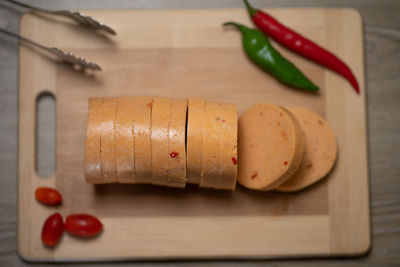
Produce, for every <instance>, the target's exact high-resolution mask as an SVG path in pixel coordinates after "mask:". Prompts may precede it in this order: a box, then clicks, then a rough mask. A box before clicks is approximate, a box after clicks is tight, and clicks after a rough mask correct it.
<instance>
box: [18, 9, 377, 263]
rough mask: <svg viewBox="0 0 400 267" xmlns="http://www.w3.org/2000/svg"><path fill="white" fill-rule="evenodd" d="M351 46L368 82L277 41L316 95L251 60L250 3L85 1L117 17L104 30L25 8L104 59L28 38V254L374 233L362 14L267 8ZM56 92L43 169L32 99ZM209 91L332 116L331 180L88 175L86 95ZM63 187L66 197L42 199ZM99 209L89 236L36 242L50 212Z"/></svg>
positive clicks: (63, 38) (22, 157) (265, 254)
mask: <svg viewBox="0 0 400 267" xmlns="http://www.w3.org/2000/svg"><path fill="white" fill-rule="evenodd" d="M267 11H268V12H270V13H271V14H272V15H274V16H276V17H277V18H278V19H280V20H282V21H284V22H285V23H286V24H287V25H288V26H290V27H293V28H295V29H296V30H297V31H299V32H300V33H302V34H304V35H305V36H307V37H310V38H311V39H313V40H315V41H316V42H318V43H319V44H321V45H322V46H324V47H326V48H328V49H329V50H331V51H333V52H334V53H336V54H337V55H339V57H341V58H342V59H344V60H345V61H346V62H347V63H348V64H349V65H350V66H351V68H352V69H353V71H354V73H355V75H356V77H357V78H358V80H359V82H360V85H361V95H356V94H355V93H354V91H353V90H352V88H351V87H350V85H349V84H348V83H347V82H346V81H345V80H344V79H343V78H341V77H339V76H338V75H336V74H335V73H332V72H330V71H328V70H326V69H324V68H322V67H320V66H318V65H315V64H314V63H312V62H310V61H307V60H305V59H303V58H301V57H299V56H297V55H295V54H293V53H292V52H290V51H287V50H286V49H282V48H281V47H280V46H278V45H276V47H277V48H278V49H279V50H280V51H281V52H282V53H283V54H284V55H285V56H286V57H288V58H289V59H290V60H292V61H293V62H294V63H295V64H296V65H297V66H299V67H300V69H301V70H302V71H304V72H305V73H306V75H308V76H309V77H310V78H311V79H312V80H313V81H314V82H315V83H316V84H318V85H319V86H320V87H321V90H320V93H319V94H317V95H312V94H307V93H303V92H299V91H295V90H293V89H290V88H287V87H285V86H283V85H282V84H280V83H279V82H277V81H276V80H274V79H273V78H271V76H270V75H267V74H266V73H264V72H263V71H261V70H260V69H259V68H257V67H256V66H254V65H253V64H252V63H251V62H250V61H249V60H248V59H247V58H246V56H245V54H244V53H243V51H242V48H241V42H240V35H239V33H238V32H237V31H236V30H234V29H223V28H222V26H221V24H222V23H223V22H225V21H228V20H234V21H237V22H242V23H245V24H247V25H252V24H251V22H250V21H249V18H248V16H247V14H246V11H245V10H244V9H219V10H164V11H162V10H152V11H90V12H89V11H86V12H85V13H87V14H89V15H93V16H94V17H95V18H98V19H99V20H101V21H104V22H106V23H107V24H109V25H111V26H112V27H113V28H114V29H115V30H116V31H117V32H118V35H117V36H116V37H109V38H108V37H104V36H102V35H97V34H95V33H92V32H91V31H89V30H87V29H81V28H79V27H76V26H73V25H71V24H69V23H66V22H65V21H59V20H56V19H55V18H49V17H37V16H34V15H31V14H26V15H24V16H23V17H22V19H21V34H22V35H23V36H25V37H28V38H30V39H33V40H37V41H40V42H41V43H42V44H46V45H50V46H55V47H60V48H63V49H65V50H68V51H72V52H74V53H75V54H76V55H81V56H85V57H86V58H87V59H88V60H89V61H95V62H97V63H99V64H100V65H101V66H102V67H103V71H101V72H98V73H91V72H88V73H81V72H79V71H76V70H73V69H71V68H70V67H69V66H68V65H65V64H61V63H55V62H54V61H53V60H51V59H49V58H48V57H47V56H45V55H43V54H41V53H38V52H37V51H36V50H34V49H32V48H28V47H26V46H21V47H20V75H19V184H18V185H19V198H18V199H19V213H18V214H19V221H18V222H19V225H18V234H19V252H20V255H21V256H22V257H23V258H24V259H26V260H32V261H98V260H127V259H166V258H277V257H279V258H281V257H320V256H331V255H345V256H351V255H359V254H362V253H364V252H366V251H367V250H368V249H369V246H370V226H369V200H368V168H367V147H366V118H365V87H364V70H363V38H362V24H361V18H360V16H359V14H358V13H357V12H355V11H354V10H350V9H271V10H267ZM44 92H49V93H51V94H53V95H54V96H55V98H56V105H57V108H56V109H57V115H56V118H57V120H56V132H57V133H56V138H57V142H56V172H55V174H54V175H53V176H52V177H50V178H46V179H45V178H41V177H39V176H38V175H37V173H36V171H35V110H36V108H35V107H36V99H37V97H38V96H39V95H40V94H42V93H44ZM136 95H146V96H168V97H179V98H186V97H192V96H196V97H203V98H205V99H207V100H215V101H221V102H232V103H235V104H237V106H238V110H239V112H240V113H241V112H243V111H244V110H246V109H247V108H249V107H250V106H251V105H253V104H255V103H259V102H270V103H277V104H280V105H284V106H292V105H301V106H305V107H308V108H310V109H312V110H315V111H316V112H318V113H320V114H321V115H322V116H324V117H325V118H326V119H327V120H328V122H329V123H330V124H331V125H332V127H333V129H334V132H335V134H336V136H337V140H338V145H339V157H338V161H337V164H336V166H335V168H334V170H333V171H332V172H331V174H330V175H329V176H328V178H327V179H325V180H323V181H321V182H320V183H318V184H316V185H314V186H312V187H311V188H309V189H307V190H304V191H303V192H300V193H292V194H283V193H275V192H256V191H251V190H246V189H243V188H241V187H239V188H238V189H237V190H236V191H235V192H223V191H215V190H207V189H198V188H196V187H193V186H189V188H188V189H186V190H181V189H169V188H161V187H152V186H143V185H118V184H116V185H98V186H93V185H88V184H86V183H85V182H84V173H83V154H84V141H85V126H86V119H87V99H88V97H91V96H136ZM38 186H51V187H56V188H57V189H58V190H59V191H60V192H61V193H62V195H63V196H64V202H63V205H62V206H61V207H59V208H48V207H44V206H42V205H40V204H38V203H37V202H36V201H35V199H34V190H35V189H36V188H37V187H38ZM56 210H57V211H59V212H61V213H62V214H63V215H64V216H66V215H68V214H70V213H81V212H85V213H92V214H94V215H96V216H98V217H99V218H100V219H101V221H102V222H103V223H104V231H103V233H102V234H101V235H100V236H98V237H96V238H94V239H90V240H85V241H82V240H79V239H76V238H73V237H71V236H69V235H67V234H64V237H63V239H62V241H61V243H60V244H59V245H58V246H57V247H56V248H55V249H48V248H45V247H44V246H43V245H42V243H41V241H40V233H41V228H42V224H43V222H44V220H45V219H46V217H47V216H48V215H50V214H51V213H52V212H54V211H56Z"/></svg>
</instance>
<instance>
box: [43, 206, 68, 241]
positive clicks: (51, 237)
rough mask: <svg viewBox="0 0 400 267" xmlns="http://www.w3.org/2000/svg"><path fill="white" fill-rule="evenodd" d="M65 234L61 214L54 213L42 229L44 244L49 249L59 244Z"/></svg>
mask: <svg viewBox="0 0 400 267" xmlns="http://www.w3.org/2000/svg"><path fill="white" fill-rule="evenodd" d="M63 232H64V222H63V218H62V216H61V215H60V213H58V212H57V213H54V214H53V215H51V216H50V217H49V218H47V220H46V221H45V222H44V225H43V229H42V242H43V244H45V245H46V246H48V247H54V246H55V245H57V244H58V242H59V241H60V239H61V236H62V234H63Z"/></svg>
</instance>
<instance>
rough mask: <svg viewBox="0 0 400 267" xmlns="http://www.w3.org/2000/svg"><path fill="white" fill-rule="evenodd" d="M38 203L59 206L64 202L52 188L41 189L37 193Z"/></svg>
mask: <svg viewBox="0 0 400 267" xmlns="http://www.w3.org/2000/svg"><path fill="white" fill-rule="evenodd" d="M35 197H36V199H37V201H39V202H40V203H43V204H45V205H51V206H53V205H59V204H60V203H61V202H62V197H61V194H60V193H59V192H58V191H57V190H55V189H53V188H50V187H39V188H38V189H36V191H35Z"/></svg>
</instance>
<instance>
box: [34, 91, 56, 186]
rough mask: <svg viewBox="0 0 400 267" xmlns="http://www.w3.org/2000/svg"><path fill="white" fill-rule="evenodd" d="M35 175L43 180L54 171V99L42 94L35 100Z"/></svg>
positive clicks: (47, 94) (48, 94)
mask: <svg viewBox="0 0 400 267" xmlns="http://www.w3.org/2000/svg"><path fill="white" fill-rule="evenodd" d="M35 128H36V138H35V140H36V149H35V152H36V155H35V158H36V164H35V165H36V173H37V174H38V175H39V176H40V177H43V178H47V177H51V176H52V175H53V173H54V171H55V162H56V160H55V154H56V153H55V151H56V149H55V147H56V99H55V97H54V95H53V94H52V93H49V92H44V93H41V94H40V95H38V97H37V99H36V125H35Z"/></svg>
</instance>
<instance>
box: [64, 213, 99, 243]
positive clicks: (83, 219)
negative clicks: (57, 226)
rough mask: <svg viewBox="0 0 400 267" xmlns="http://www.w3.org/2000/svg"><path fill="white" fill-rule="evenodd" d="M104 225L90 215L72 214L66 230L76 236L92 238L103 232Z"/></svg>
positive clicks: (66, 223)
mask: <svg viewBox="0 0 400 267" xmlns="http://www.w3.org/2000/svg"><path fill="white" fill-rule="evenodd" d="M102 229H103V225H102V224H101V222H100V221H99V219H97V218H96V217H94V216H92V215H89V214H72V215H69V216H68V217H67V219H66V221H65V230H66V231H67V232H68V233H69V234H71V235H74V236H78V237H92V236H95V235H97V234H99V233H100V232H101V230H102Z"/></svg>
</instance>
